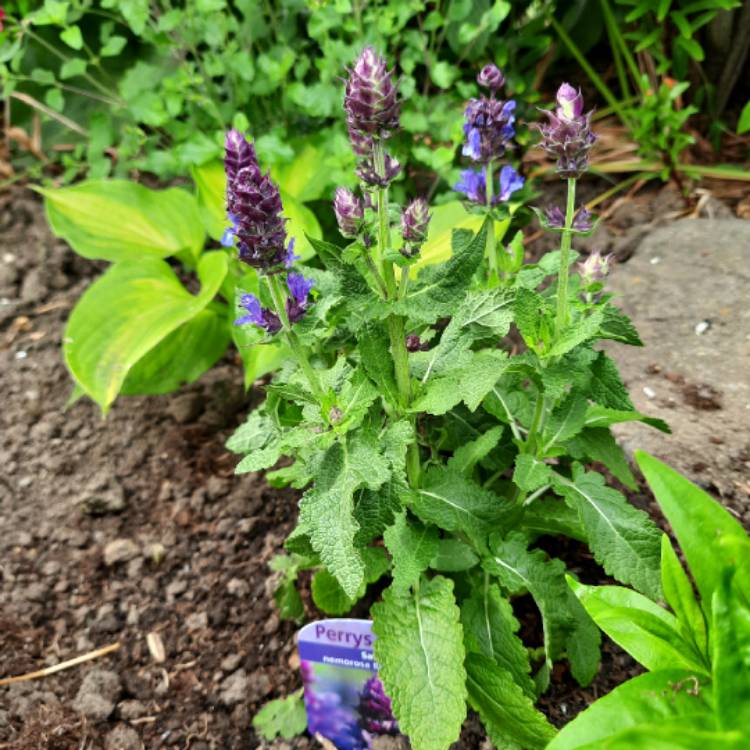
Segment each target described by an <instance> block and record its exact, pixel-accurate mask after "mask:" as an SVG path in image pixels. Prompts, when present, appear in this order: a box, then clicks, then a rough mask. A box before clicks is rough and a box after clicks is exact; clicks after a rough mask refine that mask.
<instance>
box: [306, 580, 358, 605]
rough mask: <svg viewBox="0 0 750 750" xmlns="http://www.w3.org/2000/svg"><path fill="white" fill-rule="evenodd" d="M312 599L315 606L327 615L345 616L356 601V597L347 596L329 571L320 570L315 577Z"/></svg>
mask: <svg viewBox="0 0 750 750" xmlns="http://www.w3.org/2000/svg"><path fill="white" fill-rule="evenodd" d="M312 598H313V602H315V606H316V607H317V608H318V609H320V610H322V611H323V612H325V613H326V614H327V615H345V614H346V613H347V612H349V610H351V608H352V607H353V606H354V603H355V601H356V597H354V598H352V597H349V596H347V595H346V593H345V592H344V590H343V589H342V588H341V586H340V585H339V582H338V581H337V580H336V579H335V578H334V577H333V576H332V575H331V574H330V573H329V572H328V571H327V570H318V571H317V572H316V573H315V575H314V576H313V579H312Z"/></svg>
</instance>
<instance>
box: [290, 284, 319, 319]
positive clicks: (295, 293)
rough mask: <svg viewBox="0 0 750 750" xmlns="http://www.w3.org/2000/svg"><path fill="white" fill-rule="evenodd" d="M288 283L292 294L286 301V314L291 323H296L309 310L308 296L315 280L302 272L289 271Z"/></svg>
mask: <svg viewBox="0 0 750 750" xmlns="http://www.w3.org/2000/svg"><path fill="white" fill-rule="evenodd" d="M286 285H287V287H288V288H289V293H290V294H291V297H289V298H288V299H287V301H286V314H287V316H288V317H289V322H290V323H296V322H298V321H299V320H302V318H303V317H304V315H305V313H306V312H307V305H308V297H309V296H310V292H311V290H312V288H313V286H315V282H314V281H313V280H312V279H306V278H305V277H304V276H303V275H302V274H299V273H289V274H288V275H287V277H286Z"/></svg>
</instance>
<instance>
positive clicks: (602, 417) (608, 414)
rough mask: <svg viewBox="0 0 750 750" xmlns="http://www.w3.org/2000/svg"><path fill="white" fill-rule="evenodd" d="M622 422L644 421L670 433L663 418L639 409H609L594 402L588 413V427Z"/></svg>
mask: <svg viewBox="0 0 750 750" xmlns="http://www.w3.org/2000/svg"><path fill="white" fill-rule="evenodd" d="M621 422H643V423H644V424H647V425H649V426H650V427H654V428H655V429H657V430H660V431H661V432H666V433H669V432H671V430H670V429H669V425H668V424H667V423H666V422H665V421H664V420H663V419H657V418H656V417H649V416H647V415H646V414H641V413H640V412H639V411H633V410H630V409H608V408H607V407H606V406H599V404H592V405H591V406H589V409H588V412H587V413H586V426H587V427H610V426H611V425H613V424H620V423H621Z"/></svg>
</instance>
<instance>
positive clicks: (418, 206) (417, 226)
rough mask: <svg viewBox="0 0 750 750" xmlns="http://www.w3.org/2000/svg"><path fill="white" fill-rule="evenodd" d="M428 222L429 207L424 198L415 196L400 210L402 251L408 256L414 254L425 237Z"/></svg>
mask: <svg viewBox="0 0 750 750" xmlns="http://www.w3.org/2000/svg"><path fill="white" fill-rule="evenodd" d="M429 224H430V207H429V206H428V205H427V201H426V200H425V199H424V198H415V199H414V200H413V201H412V202H411V203H410V204H409V205H408V206H407V207H406V208H405V209H404V210H403V211H402V212H401V236H402V237H403V238H404V247H403V249H402V251H401V252H402V253H403V254H404V255H406V256H407V257H408V258H411V257H413V256H415V255H416V254H417V253H418V252H419V249H420V248H421V247H422V245H423V244H424V241H425V240H426V239H427V228H428V226H429Z"/></svg>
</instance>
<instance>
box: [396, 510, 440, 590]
mask: <svg viewBox="0 0 750 750" xmlns="http://www.w3.org/2000/svg"><path fill="white" fill-rule="evenodd" d="M383 541H384V542H385V546H386V548H387V549H388V552H390V553H391V557H392V558H393V583H392V584H391V587H392V588H393V590H394V592H396V593H397V594H401V593H406V592H407V591H408V590H409V588H410V587H411V586H412V585H414V584H415V583H417V581H419V576H420V575H421V574H422V573H423V572H424V571H425V570H427V568H428V567H429V565H430V561H431V560H432V558H433V557H435V554H436V553H437V549H438V532H437V529H436V528H435V527H434V526H424V525H423V524H421V523H419V522H418V521H417V522H413V521H412V522H410V521H409V520H407V517H406V511H402V512H401V513H399V514H398V515H397V516H396V520H395V521H394V523H393V525H392V526H389V527H388V528H387V529H386V530H385V533H384V534H383Z"/></svg>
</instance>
